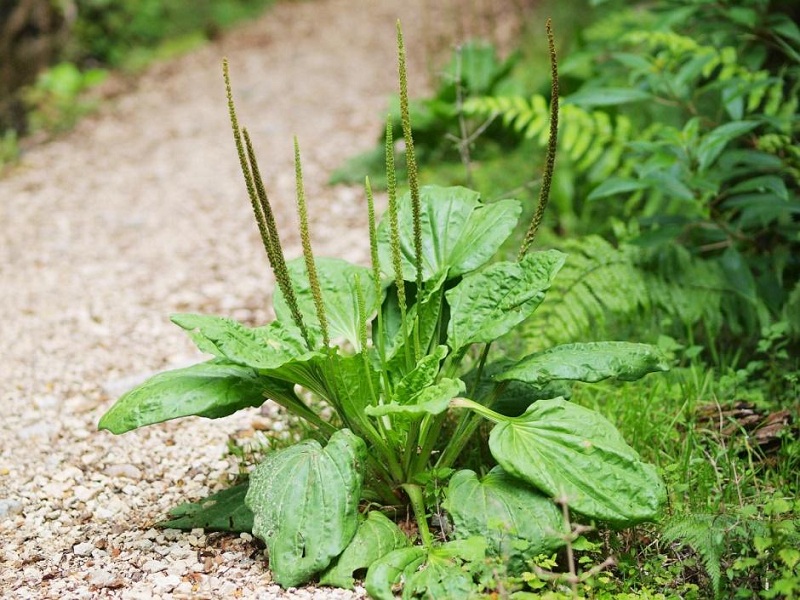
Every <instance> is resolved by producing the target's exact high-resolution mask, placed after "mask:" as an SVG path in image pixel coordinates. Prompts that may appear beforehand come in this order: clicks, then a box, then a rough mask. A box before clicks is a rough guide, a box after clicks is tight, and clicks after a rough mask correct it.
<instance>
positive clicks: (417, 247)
mask: <svg viewBox="0 0 800 600" xmlns="http://www.w3.org/2000/svg"><path fill="white" fill-rule="evenodd" d="M397 58H398V71H399V75H400V121H401V123H402V125H403V139H404V140H405V145H406V167H407V169H408V187H409V191H410V194H411V210H412V214H413V219H414V266H415V267H416V270H417V277H416V283H417V293H418V294H419V293H421V291H422V222H421V216H420V200H419V177H418V174H417V157H416V154H415V152H414V136H413V134H412V131H411V117H410V115H409V110H408V73H407V70H406V48H405V44H404V42H403V30H402V28H401V27H400V21H399V20H398V21H397Z"/></svg>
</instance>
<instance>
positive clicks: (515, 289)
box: [445, 250, 566, 352]
mask: <svg viewBox="0 0 800 600" xmlns="http://www.w3.org/2000/svg"><path fill="white" fill-rule="evenodd" d="M565 258H566V255H565V254H563V253H562V252H559V251H558V250H548V251H545V252H532V253H530V254H527V255H526V256H525V257H524V258H523V259H522V260H521V261H519V262H509V261H506V262H499V263H494V264H492V265H489V266H488V267H486V268H485V269H483V270H482V271H479V272H477V273H471V274H469V275H466V276H465V277H464V279H463V280H462V281H461V282H460V283H459V284H458V285H457V286H455V287H454V288H453V289H451V290H449V291H448V292H446V293H445V297H446V298H447V302H448V304H449V306H450V322H449V324H448V327H447V342H448V344H449V345H450V347H451V348H452V349H453V351H454V352H455V351H458V350H460V349H461V348H463V347H464V346H467V345H468V344H473V343H476V342H483V343H489V342H493V341H494V340H496V339H497V338H499V337H500V336H502V335H505V334H506V333H508V332H509V331H511V330H512V329H513V328H514V327H515V326H516V325H518V324H520V323H521V322H522V321H524V320H525V319H527V318H528V317H529V316H530V315H531V314H533V311H535V310H536V308H537V307H538V306H539V305H540V304H541V303H542V300H544V295H545V291H546V290H547V289H548V288H549V287H550V282H551V281H552V280H553V277H555V275H556V273H558V270H559V269H560V268H561V266H562V265H563V264H564V259H565Z"/></svg>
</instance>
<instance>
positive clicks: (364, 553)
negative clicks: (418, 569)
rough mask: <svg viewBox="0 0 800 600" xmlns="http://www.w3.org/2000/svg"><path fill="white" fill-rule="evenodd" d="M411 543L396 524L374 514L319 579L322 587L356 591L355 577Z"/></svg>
mask: <svg viewBox="0 0 800 600" xmlns="http://www.w3.org/2000/svg"><path fill="white" fill-rule="evenodd" d="M409 543H410V542H409V539H408V538H407V537H406V535H405V534H404V533H403V532H402V531H401V530H400V528H399V527H398V526H397V524H396V523H395V522H394V521H391V520H390V519H389V518H387V517H386V516H385V515H384V514H383V513H381V512H378V511H376V510H372V511H370V512H369V514H368V515H367V518H366V519H365V520H363V521H362V522H361V524H360V525H359V526H358V530H357V531H356V534H355V536H353V539H352V540H351V541H350V544H348V546H347V548H345V549H344V552H342V554H341V556H339V558H338V559H336V561H335V562H334V564H333V565H332V566H331V567H330V568H329V569H328V570H327V571H326V572H325V574H324V575H322V577H320V580H319V583H320V585H330V586H333V587H339V588H345V589H348V590H351V589H353V584H354V583H355V580H354V579H353V573H355V572H356V571H360V570H362V569H364V570H366V569H367V568H368V567H369V566H370V565H371V564H372V563H374V562H375V561H376V560H378V559H379V558H381V557H383V556H386V555H387V554H389V552H391V551H393V550H397V549H398V548H405V547H407V546H408V545H409Z"/></svg>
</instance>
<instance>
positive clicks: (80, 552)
mask: <svg viewBox="0 0 800 600" xmlns="http://www.w3.org/2000/svg"><path fill="white" fill-rule="evenodd" d="M92 550H94V544H92V543H91V542H81V543H80V544H75V545H74V546H73V547H72V552H73V553H74V554H75V555H77V556H89V555H90V554H91V553H92Z"/></svg>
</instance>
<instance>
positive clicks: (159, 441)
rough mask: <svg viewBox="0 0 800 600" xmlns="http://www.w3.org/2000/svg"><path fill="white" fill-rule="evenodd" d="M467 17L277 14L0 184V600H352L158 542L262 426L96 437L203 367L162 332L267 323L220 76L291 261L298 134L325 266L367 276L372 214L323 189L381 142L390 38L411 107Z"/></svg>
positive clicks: (183, 425)
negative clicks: (153, 378) (148, 382)
mask: <svg viewBox="0 0 800 600" xmlns="http://www.w3.org/2000/svg"><path fill="white" fill-rule="evenodd" d="M401 4H402V7H403V8H402V9H400V10H398V9H397V6H398V5H401ZM432 4H436V8H433V7H432V6H431V5H432ZM467 4H470V3H467ZM491 4H492V3H491V2H489V3H482V2H477V1H476V2H473V3H471V5H472V9H478V10H480V9H483V10H486V6H484V5H491ZM496 7H497V5H494V7H493V8H492V10H496ZM463 12H464V3H460V2H459V1H458V0H448V1H445V2H437V3H433V2H430V1H427V2H426V1H425V0H410V1H405V2H402V3H400V2H390V1H384V0H369V1H368V2H366V1H359V0H317V1H314V2H291V3H281V4H279V5H277V6H276V7H274V8H273V9H272V10H270V11H269V12H268V13H267V14H266V15H265V16H264V17H263V18H262V19H260V20H259V21H257V22H254V23H251V24H249V25H247V26H245V27H244V28H242V29H239V30H237V31H236V32H233V33H232V34H228V35H226V36H225V37H224V38H223V39H221V40H219V41H218V42H216V43H214V44H211V45H209V46H207V47H204V48H202V49H200V50H198V51H196V52H194V53H191V54H189V55H187V56H184V57H182V58H179V59H177V60H174V61H171V62H168V63H164V64H160V65H156V66H154V67H153V68H152V69H151V70H150V71H149V72H148V73H146V74H145V75H144V76H142V77H141V78H140V79H138V80H137V82H136V85H135V89H133V90H131V91H129V92H128V93H126V94H123V95H121V96H119V97H118V98H116V99H115V100H114V101H112V102H110V103H108V105H107V106H106V107H105V108H104V109H103V110H102V111H101V112H100V113H98V114H96V115H95V116H93V117H91V118H90V119H87V120H85V121H83V122H82V123H81V124H80V125H79V127H78V128H77V129H76V130H74V131H73V132H72V133H70V134H69V135H67V136H65V137H63V138H61V139H59V140H57V141H55V142H52V143H50V144H47V145H44V146H40V147H38V148H35V149H33V150H31V151H30V152H28V153H27V154H26V155H25V157H24V158H23V161H22V164H21V165H20V166H19V167H18V168H16V169H15V170H14V171H13V172H12V173H11V174H10V175H8V176H7V177H6V178H5V179H4V180H0V401H1V402H2V415H3V418H2V421H0V597H2V598H60V599H71V598H105V597H114V598H158V597H163V598H172V597H174V598H256V597H258V598H284V597H285V598H289V597H291V598H301V597H325V598H328V597H330V598H350V597H363V596H364V592H363V590H356V592H355V594H353V593H350V592H343V591H341V590H322V589H315V588H313V587H310V588H304V589H301V590H287V591H282V590H280V588H278V586H276V585H274V584H272V583H271V579H270V574H269V571H268V569H267V568H266V562H265V560H264V556H263V552H262V549H261V546H260V545H259V544H258V543H257V542H255V541H253V540H252V539H251V538H250V536H247V535H242V536H240V537H237V536H232V535H219V534H206V533H205V532H203V531H202V530H196V531H193V532H191V533H184V532H178V531H174V530H166V531H165V530H157V529H154V528H153V525H154V523H156V522H157V521H159V520H161V519H162V518H163V517H164V516H165V515H166V513H167V510H168V509H169V508H171V507H173V506H175V505H177V504H178V503H180V502H182V501H187V500H197V499H199V498H202V497H204V496H205V495H207V494H208V493H210V492H211V491H215V490H217V489H220V488H222V487H224V486H225V485H226V484H227V483H228V482H229V481H230V479H231V478H232V477H233V476H234V475H235V473H236V469H237V465H236V463H235V461H234V460H233V459H232V458H230V457H229V456H228V455H227V453H226V444H227V441H228V439H229V437H230V436H236V437H237V438H239V439H247V438H248V437H249V436H253V435H255V434H254V431H255V430H258V429H261V428H264V427H270V426H274V427H279V426H280V424H281V423H280V422H278V423H277V425H274V421H273V420H272V417H271V416H270V415H269V414H265V413H264V411H262V412H259V411H258V410H255V409H254V410H252V411H244V412H241V413H238V414H237V415H233V416H231V417H228V418H226V419H222V420H218V421H207V420H202V419H184V420H179V421H175V422H171V423H166V424H163V425H160V426H154V427H150V428H146V429H143V430H139V431H136V432H132V433H129V434H126V435H124V436H113V435H111V434H109V433H107V432H97V431H96V424H97V421H98V419H99V417H100V415H101V414H102V413H103V412H104V411H105V410H106V409H107V408H108V407H109V406H110V405H111V404H112V402H113V401H114V399H115V398H116V397H117V396H118V395H119V394H120V393H122V392H124V391H126V390H127V389H128V388H129V387H131V386H132V385H133V384H135V383H136V382H138V381H140V380H141V379H143V378H145V377H147V376H148V375H151V374H153V373H155V372H158V371H160V370H163V369H165V368H174V367H178V366H183V365H186V364H189V363H192V362H196V361H197V360H199V359H200V356H199V354H197V352H196V351H195V350H194V349H193V346H192V345H191V344H190V343H189V342H188V341H187V340H186V338H185V336H184V335H183V334H182V333H181V332H180V331H179V330H178V329H177V328H176V327H174V326H172V325H171V324H170V322H169V320H168V315H169V314H171V313H174V312H202V313H209V314H224V315H229V316H233V317H235V318H239V319H242V320H246V321H249V322H257V323H262V322H264V321H265V320H266V319H268V318H269V314H268V311H267V309H266V307H267V306H268V300H269V294H270V290H271V288H272V279H271V275H270V274H269V273H268V269H267V268H266V261H265V259H264V257H263V253H262V250H261V247H260V243H259V240H258V237H257V234H256V229H255V226H254V225H253V222H252V218H251V214H250V209H249V204H248V202H247V200H246V196H245V194H244V188H243V184H242V182H241V178H240V174H239V172H238V165H237V162H236V158H235V153H234V148H233V141H232V139H231V135H230V132H229V129H228V122H227V111H226V108H225V99H224V89H223V85H222V81H221V73H220V60H221V57H222V56H227V57H229V60H230V63H231V71H232V77H233V82H234V88H235V94H236V96H237V100H238V106H239V116H240V120H241V121H242V122H243V123H244V124H245V125H247V126H249V129H250V131H251V134H252V136H253V138H254V144H255V145H256V148H257V150H258V153H259V156H260V160H261V166H262V172H264V174H265V178H266V181H267V185H268V187H269V191H270V195H271V198H272V200H273V202H274V203H276V205H277V207H278V208H277V210H278V213H279V221H280V223H283V224H284V241H285V242H286V246H287V248H286V250H287V254H288V255H290V256H295V255H299V253H300V248H299V239H298V238H297V236H296V235H294V234H293V233H292V232H293V231H294V224H295V222H296V218H295V216H294V212H293V211H294V207H293V198H294V175H293V173H294V171H293V167H292V148H291V144H292V135H295V134H296V135H297V136H298V138H299V141H300V144H301V147H302V148H303V156H304V168H305V175H306V186H307V196H308V198H309V202H310V206H311V208H310V210H311V213H312V223H311V227H312V235H313V238H314V243H315V248H316V250H317V252H318V254H319V255H330V256H341V257H344V258H347V259H350V260H353V261H362V260H363V259H364V258H365V257H366V255H367V248H366V241H365V239H364V236H363V235H361V234H360V232H362V231H365V229H364V227H365V211H364V201H363V194H362V192H361V190H359V189H355V188H349V187H336V188H329V187H326V186H325V181H326V179H327V177H328V174H329V172H330V171H331V170H332V169H333V168H335V167H336V166H338V164H340V162H341V160H342V159H343V158H344V157H346V156H349V155H351V154H353V153H355V152H358V151H361V150H364V149H367V148H369V147H370V146H372V144H373V143H374V140H375V138H376V133H377V132H378V131H379V130H380V123H381V113H382V112H383V111H385V110H386V105H387V104H386V102H387V97H388V95H389V94H390V93H392V91H393V90H394V87H395V54H394V53H395V49H394V22H395V19H396V18H398V17H400V18H401V19H402V21H403V24H404V29H405V31H406V40H407V44H408V47H409V48H410V56H409V62H410V69H411V81H410V85H411V88H412V91H413V93H414V94H421V93H423V92H424V89H425V81H426V73H427V68H426V60H425V57H424V52H421V51H420V50H422V49H423V48H425V47H426V46H427V47H428V48H430V43H423V36H424V37H426V38H427V39H428V40H430V39H433V38H432V37H431V35H432V34H435V36H437V37H436V39H440V40H448V39H449V40H451V41H452V40H453V39H454V37H455V36H456V35H457V34H458V33H459V30H461V29H463V28H462V27H461V26H460V25H459V24H458V21H459V19H456V18H455V16H456V15H457V14H458V15H459V18H461V17H463ZM509 12H513V11H509ZM476 22H477V21H476ZM447 43H450V42H447ZM355 232H358V233H355Z"/></svg>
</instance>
